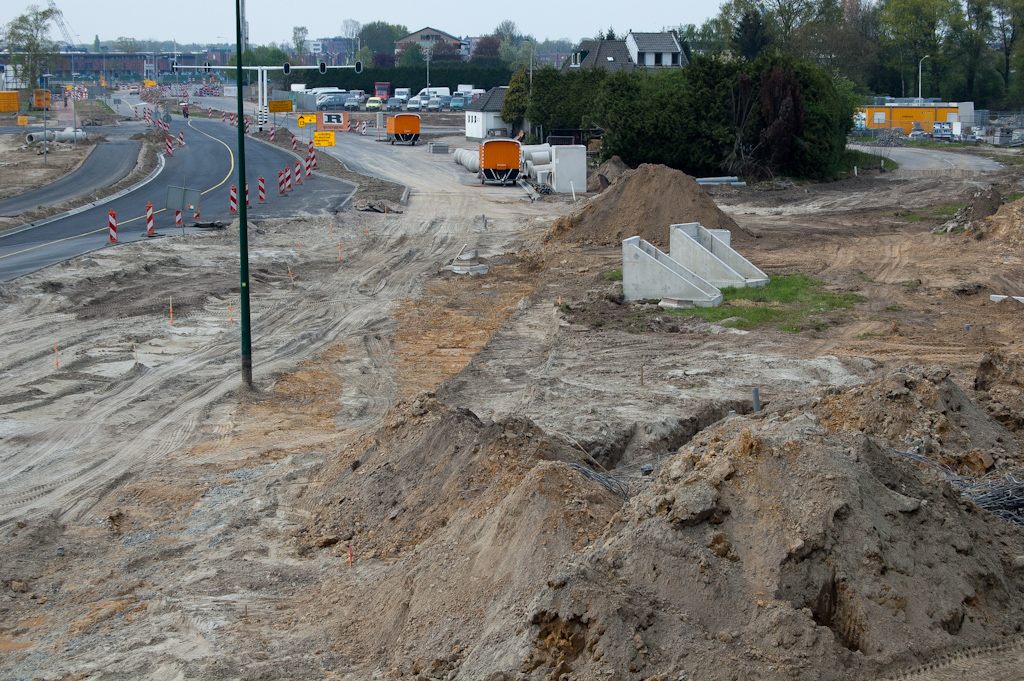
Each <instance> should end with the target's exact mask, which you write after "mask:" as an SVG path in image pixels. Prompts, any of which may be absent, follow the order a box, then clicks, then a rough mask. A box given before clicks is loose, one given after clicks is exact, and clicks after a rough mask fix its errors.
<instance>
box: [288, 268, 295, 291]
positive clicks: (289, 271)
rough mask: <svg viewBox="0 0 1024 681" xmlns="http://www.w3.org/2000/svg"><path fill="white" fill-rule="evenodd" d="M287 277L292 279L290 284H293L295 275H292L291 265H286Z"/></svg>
mask: <svg viewBox="0 0 1024 681" xmlns="http://www.w3.org/2000/svg"><path fill="white" fill-rule="evenodd" d="M288 278H289V279H291V280H292V286H295V277H293V276H292V268H291V265H289V266H288Z"/></svg>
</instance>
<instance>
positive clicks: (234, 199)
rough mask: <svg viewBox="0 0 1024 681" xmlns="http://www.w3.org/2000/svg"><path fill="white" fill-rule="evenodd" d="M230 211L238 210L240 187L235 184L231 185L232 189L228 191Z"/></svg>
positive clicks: (235, 211)
mask: <svg viewBox="0 0 1024 681" xmlns="http://www.w3.org/2000/svg"><path fill="white" fill-rule="evenodd" d="M228 211H229V212H231V213H237V212H238V187H236V186H235V185H231V190H230V191H229V192H228Z"/></svg>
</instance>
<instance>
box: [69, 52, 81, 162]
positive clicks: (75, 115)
mask: <svg viewBox="0 0 1024 681" xmlns="http://www.w3.org/2000/svg"><path fill="white" fill-rule="evenodd" d="M80 75H82V74H81V73H75V72H74V71H72V72H71V121H72V123H71V124H72V125H73V126H74V131H75V149H78V113H77V112H76V111H75V76H80Z"/></svg>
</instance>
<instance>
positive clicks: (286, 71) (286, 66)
mask: <svg viewBox="0 0 1024 681" xmlns="http://www.w3.org/2000/svg"><path fill="white" fill-rule="evenodd" d="M291 72H292V65H291V64H289V63H288V62H285V63H284V75H286V76H287V75H288V74H289V73H291Z"/></svg>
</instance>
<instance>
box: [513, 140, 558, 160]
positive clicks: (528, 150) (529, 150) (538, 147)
mask: <svg viewBox="0 0 1024 681" xmlns="http://www.w3.org/2000/svg"><path fill="white" fill-rule="evenodd" d="M519 151H520V152H521V153H522V156H523V160H524V161H533V162H534V163H536V162H537V161H536V159H534V158H533V154H534V153H536V152H538V151H546V152H548V153H550V152H551V145H550V144H524V145H523V146H522V147H520V148H519Z"/></svg>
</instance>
